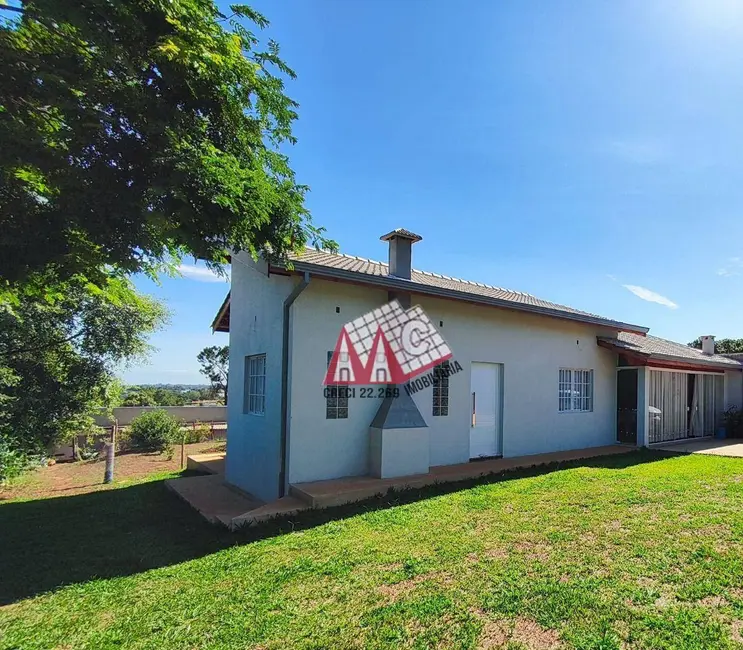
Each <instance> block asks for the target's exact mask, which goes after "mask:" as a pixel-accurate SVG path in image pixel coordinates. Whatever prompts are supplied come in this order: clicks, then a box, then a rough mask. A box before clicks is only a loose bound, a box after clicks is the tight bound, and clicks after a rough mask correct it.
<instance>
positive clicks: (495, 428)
mask: <svg viewBox="0 0 743 650" xmlns="http://www.w3.org/2000/svg"><path fill="white" fill-rule="evenodd" d="M501 377H502V374H501V364H499V363H479V362H473V363H472V387H471V390H470V400H471V403H470V409H471V416H470V417H471V421H470V426H471V428H470V458H483V457H486V456H498V455H499V454H500V453H501V413H500V408H501V390H502V386H501Z"/></svg>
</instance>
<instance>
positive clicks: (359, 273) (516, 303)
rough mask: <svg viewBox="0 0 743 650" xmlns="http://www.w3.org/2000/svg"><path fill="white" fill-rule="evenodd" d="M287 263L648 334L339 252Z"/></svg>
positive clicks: (522, 296)
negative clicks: (399, 273)
mask: <svg viewBox="0 0 743 650" xmlns="http://www.w3.org/2000/svg"><path fill="white" fill-rule="evenodd" d="M393 232H394V231H393ZM411 234H412V233H411ZM290 260H291V263H292V264H293V266H294V269H295V270H296V271H309V272H311V273H314V274H316V275H318V276H324V277H330V278H333V279H338V280H346V281H349V282H356V283H359V282H361V283H364V284H370V285H375V286H379V287H384V288H387V289H397V290H405V291H410V292H412V293H418V294H427V295H433V296H437V297H442V298H450V299H455V300H464V301H467V302H473V303H477V304H483V305H489V306H492V307H502V308H506V309H512V310H517V311H524V312H530V313H535V314H541V315H544V316H552V317H555V318H562V319H567V320H572V321H578V322H582V323H590V324H593V325H600V326H603V327H608V328H612V329H616V330H620V331H632V332H637V333H638V334H645V333H646V332H647V331H648V328H646V327H642V326H640V325H632V324H630V323H624V322H621V321H616V320H613V319H610V318H604V317H603V316H599V315H597V314H591V313H589V312H585V311H580V310H578V309H573V308H572V307H566V306H564V305H559V304H557V303H554V302H550V301H548V300H542V299H540V298H537V297H535V296H532V295H530V294H528V293H523V292H520V291H512V290H510V289H503V288H501V287H494V286H491V285H487V284H483V283H481V282H472V281H469V280H461V279H459V278H452V277H449V276H446V275H440V274H438V273H430V272H426V271H418V270H415V269H413V271H412V273H411V278H410V280H407V279H405V278H399V277H396V276H393V275H390V274H389V273H388V268H387V264H386V263H385V262H375V261H373V260H368V259H365V258H362V257H354V256H351V255H344V254H342V253H329V252H327V251H320V250H317V249H314V248H307V249H305V250H304V251H302V252H301V253H300V254H297V255H292V256H291V257H290ZM228 298H229V296H228ZM226 300H227V299H226ZM220 314H222V318H221V319H220V316H219V315H218V317H217V318H216V319H215V321H214V323H213V324H212V328H213V329H214V330H216V331H228V330H229V325H228V324H227V329H223V327H224V322H225V318H228V317H229V305H227V309H226V310H220Z"/></svg>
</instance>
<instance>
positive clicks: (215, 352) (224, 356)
mask: <svg viewBox="0 0 743 650" xmlns="http://www.w3.org/2000/svg"><path fill="white" fill-rule="evenodd" d="M196 359H197V360H198V362H199V363H200V364H201V369H200V371H199V372H201V374H202V375H205V376H206V377H208V378H209V381H210V382H211V383H212V388H213V389H214V391H215V392H216V393H217V394H219V395H223V396H224V403H225V404H227V377H228V372H229V365H230V348H229V347H228V346H226V345H222V346H219V345H212V346H209V347H206V348H204V349H203V350H202V351H201V352H199V354H198V356H197V357H196Z"/></svg>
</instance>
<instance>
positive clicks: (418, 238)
mask: <svg viewBox="0 0 743 650" xmlns="http://www.w3.org/2000/svg"><path fill="white" fill-rule="evenodd" d="M395 235H399V236H400V237H407V238H408V239H412V240H413V242H414V243H415V242H418V241H421V240H422V239H423V237H421V236H420V235H416V234H415V233H414V232H410V231H409V230H405V228H395V229H394V230H391V231H390V232H388V233H387V234H386V235H382V236H381V237H380V239H381V240H382V241H387V240H388V239H392V238H393V237H394V236H395Z"/></svg>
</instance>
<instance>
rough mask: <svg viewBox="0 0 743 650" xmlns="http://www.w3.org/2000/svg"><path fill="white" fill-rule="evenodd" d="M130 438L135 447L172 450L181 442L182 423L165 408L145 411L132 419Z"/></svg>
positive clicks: (149, 449) (150, 449) (161, 450)
mask: <svg viewBox="0 0 743 650" xmlns="http://www.w3.org/2000/svg"><path fill="white" fill-rule="evenodd" d="M127 437H128V439H129V442H130V444H131V445H132V446H133V447H137V448H139V449H146V450H148V451H160V452H164V451H172V448H173V445H174V444H176V443H178V442H180V441H181V439H182V436H181V423H180V420H178V419H176V418H175V417H173V416H172V415H170V413H168V412H167V411H165V410H163V409H158V410H157V411H145V412H144V413H142V414H141V415H138V416H137V417H136V418H134V419H133V420H132V424H131V426H130V427H129V431H128V436H127Z"/></svg>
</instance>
